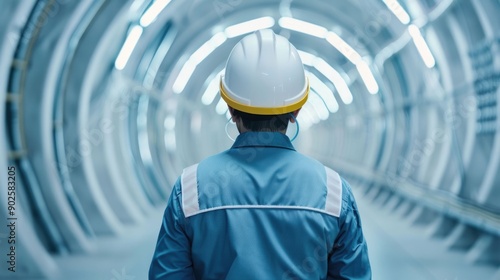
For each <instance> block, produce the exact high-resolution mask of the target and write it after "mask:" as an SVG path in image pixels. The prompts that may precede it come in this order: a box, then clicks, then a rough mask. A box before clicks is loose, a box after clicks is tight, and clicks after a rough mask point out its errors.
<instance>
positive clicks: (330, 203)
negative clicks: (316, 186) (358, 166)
mask: <svg viewBox="0 0 500 280" xmlns="http://www.w3.org/2000/svg"><path fill="white" fill-rule="evenodd" d="M325 170H326V186H327V193H326V202H325V211H326V212H328V213H330V214H331V215H333V216H335V217H340V209H342V181H341V180H340V176H339V174H338V173H337V172H335V171H333V170H331V169H330V168H328V167H326V166H325Z"/></svg>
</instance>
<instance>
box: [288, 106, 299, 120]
mask: <svg viewBox="0 0 500 280" xmlns="http://www.w3.org/2000/svg"><path fill="white" fill-rule="evenodd" d="M299 112H300V109H297V110H295V111H293V112H292V114H293V116H294V117H295V119H297V117H298V116H299ZM295 119H294V118H291V119H290V122H291V123H295Z"/></svg>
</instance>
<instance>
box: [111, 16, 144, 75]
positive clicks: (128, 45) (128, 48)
mask: <svg viewBox="0 0 500 280" xmlns="http://www.w3.org/2000/svg"><path fill="white" fill-rule="evenodd" d="M142 31H143V29H142V27H140V26H139V25H135V26H134V27H132V29H131V30H130V33H129V34H128V36H127V39H125V43H123V46H122V48H121V50H120V52H119V53H118V56H117V57H116V60H115V67H116V69H118V70H123V69H124V68H125V66H126V65H127V62H128V60H129V59H130V56H131V55H132V52H133V51H134V49H135V47H136V46H137V42H139V39H140V38H141V35H142Z"/></svg>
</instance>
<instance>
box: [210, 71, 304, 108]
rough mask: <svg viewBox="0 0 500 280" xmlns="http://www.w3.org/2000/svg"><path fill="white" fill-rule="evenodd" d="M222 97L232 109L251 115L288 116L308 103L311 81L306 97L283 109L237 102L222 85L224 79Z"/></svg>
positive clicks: (221, 90) (221, 88)
mask: <svg viewBox="0 0 500 280" xmlns="http://www.w3.org/2000/svg"><path fill="white" fill-rule="evenodd" d="M219 88H220V95H221V97H222V99H224V101H226V103H227V105H229V106H231V107H232V108H234V109H236V110H239V111H242V112H245V113H249V114H254V115H281V114H286V113H290V112H293V111H295V110H298V109H300V108H302V106H304V104H305V103H306V101H307V97H308V96H309V79H307V88H306V92H305V94H304V96H303V97H302V98H301V99H300V100H299V101H297V102H295V103H293V104H290V105H286V106H281V107H256V106H250V105H246V104H242V103H239V102H238V101H235V100H234V99H232V98H231V97H229V95H228V94H227V92H226V90H225V89H224V85H223V84H222V79H221V81H220V86H219Z"/></svg>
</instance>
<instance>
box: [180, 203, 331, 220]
mask: <svg viewBox="0 0 500 280" xmlns="http://www.w3.org/2000/svg"><path fill="white" fill-rule="evenodd" d="M234 209H277V210H305V211H313V212H318V213H322V214H326V215H329V216H334V217H336V218H338V217H339V216H338V215H337V216H336V215H334V214H333V213H331V212H328V211H325V210H322V209H317V208H314V207H307V206H289V205H225V206H217V207H212V208H207V209H203V210H198V211H196V212H190V214H189V216H186V218H187V217H192V216H195V215H199V214H203V213H207V212H212V211H218V210H234Z"/></svg>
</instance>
